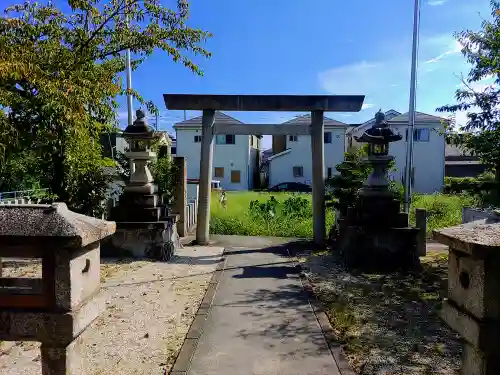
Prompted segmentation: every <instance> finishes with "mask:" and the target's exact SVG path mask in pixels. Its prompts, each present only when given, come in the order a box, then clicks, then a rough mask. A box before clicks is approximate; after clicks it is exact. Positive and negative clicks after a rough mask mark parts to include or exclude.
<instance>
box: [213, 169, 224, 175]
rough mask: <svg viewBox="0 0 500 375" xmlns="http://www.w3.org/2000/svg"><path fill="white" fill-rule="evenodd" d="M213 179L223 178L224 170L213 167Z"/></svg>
mask: <svg viewBox="0 0 500 375" xmlns="http://www.w3.org/2000/svg"><path fill="white" fill-rule="evenodd" d="M214 177H217V178H223V177H224V168H222V167H215V168H214Z"/></svg>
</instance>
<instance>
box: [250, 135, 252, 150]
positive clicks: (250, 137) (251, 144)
mask: <svg viewBox="0 0 500 375" xmlns="http://www.w3.org/2000/svg"><path fill="white" fill-rule="evenodd" d="M250 147H253V135H251V136H250Z"/></svg>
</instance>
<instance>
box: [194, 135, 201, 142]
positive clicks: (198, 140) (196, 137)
mask: <svg viewBox="0 0 500 375" xmlns="http://www.w3.org/2000/svg"><path fill="white" fill-rule="evenodd" d="M200 142H201V135H195V136H194V143H200Z"/></svg>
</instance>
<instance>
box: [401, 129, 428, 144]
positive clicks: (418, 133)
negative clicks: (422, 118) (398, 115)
mask: <svg viewBox="0 0 500 375" xmlns="http://www.w3.org/2000/svg"><path fill="white" fill-rule="evenodd" d="M430 137H431V132H430V129H429V128H420V129H414V130H413V141H415V142H429V140H430ZM405 138H406V140H407V141H408V129H406V137H405Z"/></svg>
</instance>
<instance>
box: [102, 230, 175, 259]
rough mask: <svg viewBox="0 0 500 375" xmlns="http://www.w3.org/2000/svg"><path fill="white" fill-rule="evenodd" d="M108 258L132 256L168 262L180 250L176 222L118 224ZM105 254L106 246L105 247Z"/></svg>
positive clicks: (107, 252)
mask: <svg viewBox="0 0 500 375" xmlns="http://www.w3.org/2000/svg"><path fill="white" fill-rule="evenodd" d="M111 244H112V247H111V248H110V249H106V252H105V254H106V255H108V256H121V255H124V254H126V255H130V256H133V257H137V258H143V257H147V258H152V259H156V260H162V261H167V260H169V259H170V258H171V257H172V255H174V252H175V251H176V250H177V249H178V248H180V240H179V235H178V234H177V225H176V220H168V221H160V222H154V223H132V222H122V223H117V230H116V233H115V234H114V235H113V237H112V238H111ZM103 253H104V246H103Z"/></svg>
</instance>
